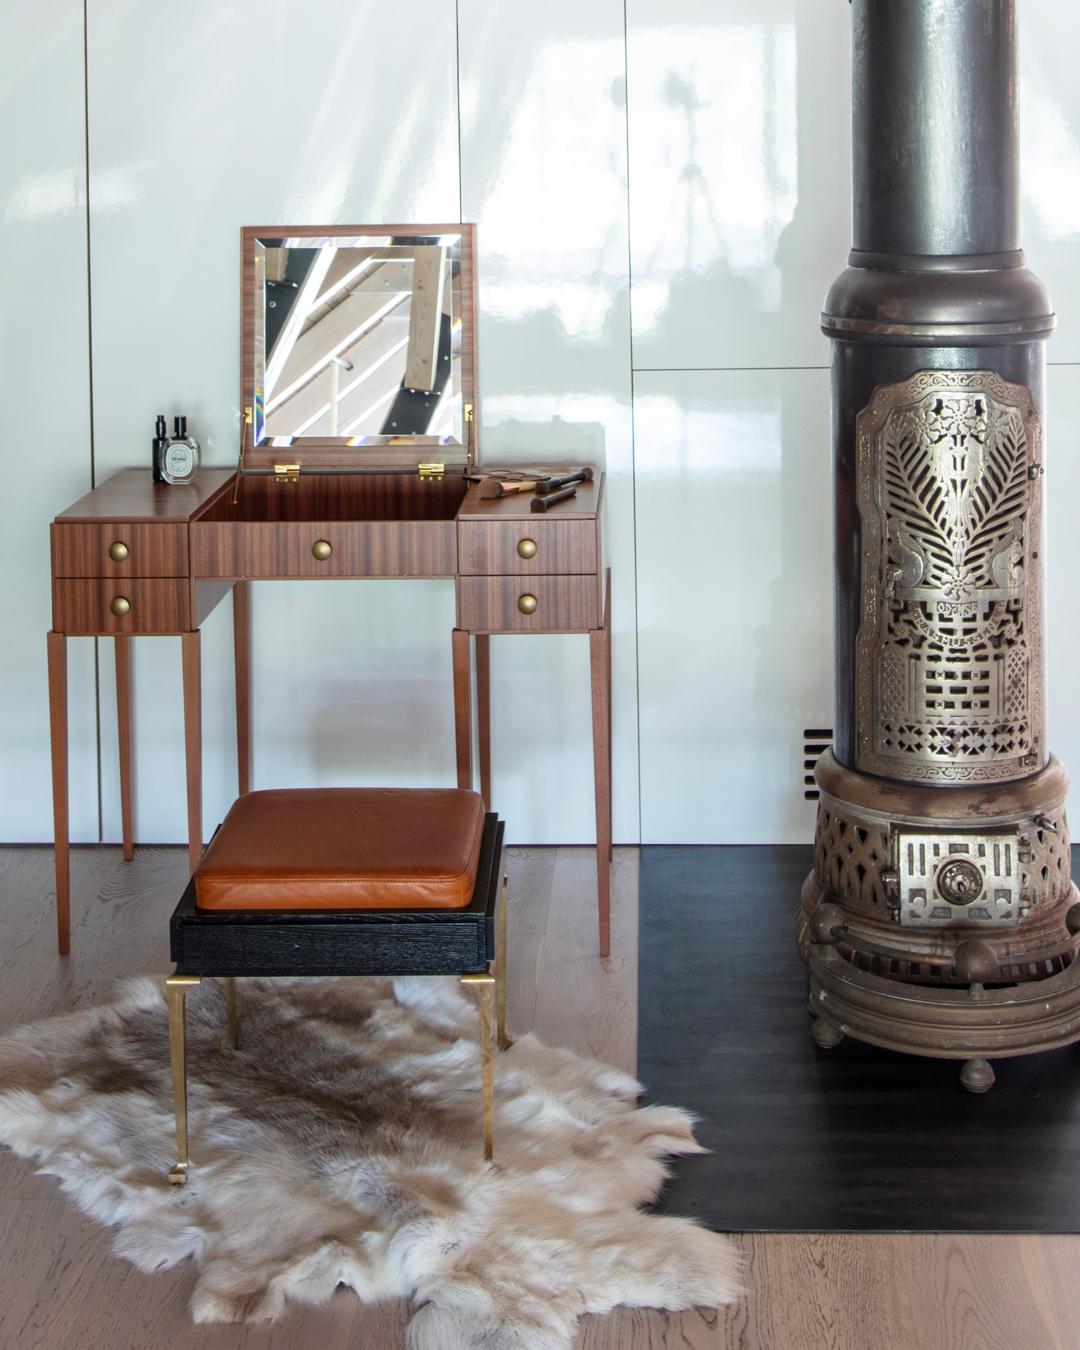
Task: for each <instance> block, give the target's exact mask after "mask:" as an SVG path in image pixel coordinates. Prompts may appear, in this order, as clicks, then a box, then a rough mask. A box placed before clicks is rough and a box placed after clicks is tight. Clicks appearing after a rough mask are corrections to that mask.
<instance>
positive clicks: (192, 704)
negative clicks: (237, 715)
mask: <svg viewBox="0 0 1080 1350" xmlns="http://www.w3.org/2000/svg"><path fill="white" fill-rule="evenodd" d="M180 645H181V653H182V657H183V668H184V757H185V760H186V767H187V805H188V868H189V870H190V871H191V872H192V873H194V871H195V869H196V867H198V865H199V859H200V858H201V857H202V637H201V634H200V633H199V632H198V630H197V629H196V631H195V632H194V633H181V634H180Z"/></svg>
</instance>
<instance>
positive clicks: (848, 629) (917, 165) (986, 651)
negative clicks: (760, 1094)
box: [797, 0, 1080, 1091]
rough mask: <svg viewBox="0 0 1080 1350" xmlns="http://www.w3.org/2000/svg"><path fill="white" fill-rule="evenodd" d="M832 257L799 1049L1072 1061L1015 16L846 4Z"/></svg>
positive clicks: (976, 1084)
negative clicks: (823, 677) (848, 182)
mask: <svg viewBox="0 0 1080 1350" xmlns="http://www.w3.org/2000/svg"><path fill="white" fill-rule="evenodd" d="M852 15H853V39H852V41H853V69H854V87H853V105H854V115H853V133H854V248H853V250H852V252H851V255H850V257H849V259H848V266H847V268H846V269H845V271H844V272H843V273H842V275H841V276H840V277H839V279H838V280H837V281H836V283H835V284H834V285H833V287H832V290H831V291H830V292H829V295H828V297H827V299H826V302H825V311H824V313H823V315H822V328H823V331H824V332H825V333H826V334H827V336H828V337H830V338H831V339H832V343H833V443H834V469H835V494H836V496H835V531H836V597H835V602H836V653H835V662H836V709H835V723H834V725H835V740H834V745H833V748H832V750H831V751H827V752H826V753H825V754H824V755H823V756H822V758H821V760H820V762H819V764H818V767H817V782H818V785H819V788H820V793H821V798H820V804H819V810H818V822H817V835H816V843H815V863H814V870H813V872H812V873H811V875H810V876H809V877H808V878H807V881H806V884H805V886H804V888H803V900H802V906H801V908H800V911H799V917H798V925H797V929H798V939H799V948H800V952H801V954H802V956H803V959H804V960H805V961H806V963H807V966H808V969H809V974H810V1011H811V1014H812V1016H813V1019H814V1020H813V1023H812V1026H813V1035H814V1039H815V1041H816V1042H817V1043H818V1045H819V1046H822V1047H823V1048H827V1047H829V1046H831V1045H835V1044H837V1043H838V1041H839V1040H840V1039H841V1038H842V1037H843V1035H845V1034H848V1035H851V1036H853V1037H856V1038H857V1039H859V1040H864V1041H869V1042H871V1043H873V1044H876V1045H881V1046H886V1047H889V1048H891V1049H896V1050H904V1051H907V1052H909V1053H913V1054H922V1055H931V1056H937V1057H944V1058H954V1059H962V1060H965V1061H967V1062H966V1064H965V1066H964V1070H963V1072H962V1074H961V1080H962V1081H963V1082H964V1085H965V1086H966V1087H968V1088H970V1089H971V1090H973V1091H985V1090H986V1089H987V1088H988V1087H990V1086H991V1084H992V1083H993V1080H994V1074H993V1070H992V1069H991V1068H990V1065H989V1063H988V1061H989V1060H990V1059H991V1058H997V1057H1001V1056H1006V1055H1015V1054H1025V1053H1029V1052H1031V1051H1035V1050H1043V1049H1050V1048H1052V1047H1055V1046H1058V1045H1062V1044H1065V1043H1067V1042H1069V1041H1072V1040H1075V1039H1077V1038H1080V962H1077V963H1076V964H1075V965H1074V964H1073V961H1074V957H1075V956H1076V952H1077V947H1078V943H1080V939H1078V937H1077V930H1080V904H1077V901H1078V900H1080V897H1078V896H1077V893H1076V888H1075V886H1074V885H1073V883H1072V880H1071V877H1070V865H1069V864H1070V860H1069V845H1068V836H1067V830H1066V823H1065V813H1064V800H1065V793H1066V786H1067V780H1066V777H1065V772H1064V770H1063V769H1062V767H1061V765H1060V764H1059V763H1058V761H1057V760H1055V759H1053V758H1052V757H1051V756H1049V755H1048V752H1047V748H1046V735H1045V726H1044V705H1045V698H1044V686H1045V678H1044V660H1043V582H1042V568H1043V562H1042V540H1041V536H1042V518H1043V482H1044V479H1043V469H1044V465H1043V433H1042V411H1043V408H1044V406H1045V394H1044V375H1045V357H1044V343H1045V340H1046V338H1047V337H1048V336H1049V334H1050V332H1051V331H1052V329H1053V327H1054V315H1053V312H1052V308H1051V305H1050V301H1049V298H1048V296H1047V294H1046V292H1045V290H1044V289H1043V287H1042V285H1041V283H1040V282H1039V281H1038V279H1037V278H1036V277H1035V276H1034V275H1033V274H1032V273H1031V272H1030V271H1029V270H1028V269H1027V266H1026V264H1025V260H1024V255H1023V253H1022V252H1021V251H1020V248H1019V236H1018V220H1019V194H1018V172H1017V153H1018V152H1017V139H1018V138H1017V72H1016V13H1015V0H853V6H852Z"/></svg>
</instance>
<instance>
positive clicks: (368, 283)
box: [308, 262, 412, 323]
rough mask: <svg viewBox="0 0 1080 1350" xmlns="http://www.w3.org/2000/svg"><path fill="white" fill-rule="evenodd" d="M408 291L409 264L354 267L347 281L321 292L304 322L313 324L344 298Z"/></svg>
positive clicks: (407, 292)
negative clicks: (307, 320) (307, 321)
mask: <svg viewBox="0 0 1080 1350" xmlns="http://www.w3.org/2000/svg"><path fill="white" fill-rule="evenodd" d="M411 290H412V264H411V263H402V262H393V263H374V264H372V266H371V267H370V268H356V269H354V271H353V273H352V277H351V279H348V278H347V279H345V280H344V281H343V282H340V283H338V284H336V285H334V286H330V287H327V288H326V289H324V290H323V292H322V294H321V295H320V296H319V298H318V299H317V300H316V301H315V303H314V305H312V307H311V309H310V310H309V311H308V319H309V322H311V323H314V322H316V321H317V320H318V319H321V318H322V317H323V316H324V315H325V314H328V313H329V312H330V310H331V309H333V308H334V306H335V305H340V304H341V302H342V300H344V299H345V297H346V296H348V295H390V294H391V293H396V294H398V295H408V294H409V292H410V291H411Z"/></svg>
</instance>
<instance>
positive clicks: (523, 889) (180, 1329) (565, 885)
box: [0, 848, 1080, 1350]
mask: <svg viewBox="0 0 1080 1350" xmlns="http://www.w3.org/2000/svg"><path fill="white" fill-rule="evenodd" d="M508 865H509V870H510V877H511V910H510V925H511V966H510V982H509V1014H508V1020H509V1024H510V1028H511V1031H512V1032H516V1033H518V1034H521V1033H523V1032H524V1031H527V1030H535V1031H536V1032H537V1034H538V1035H540V1036H542V1037H543V1038H544V1039H545V1040H549V1041H552V1042H555V1043H560V1044H564V1045H569V1046H572V1047H573V1048H574V1049H576V1050H579V1051H580V1052H582V1053H584V1054H590V1055H595V1056H597V1057H598V1058H601V1059H605V1060H606V1061H608V1062H609V1063H613V1064H617V1065H619V1066H620V1067H622V1068H626V1069H629V1070H631V1071H633V1070H634V1068H635V1060H636V1022H637V1018H636V1008H637V853H636V851H635V850H633V849H620V850H617V851H616V860H615V867H614V871H613V878H612V921H613V940H612V955H611V957H610V958H608V959H606V960H603V961H601V960H600V959H599V958H598V957H597V955H596V871H595V866H594V859H593V854H592V851H591V850H589V849H577V848H574V849H569V848H568V849H511V850H509V853H508ZM186 866H187V861H186V852H185V850H183V849H151V848H139V849H137V850H136V854H135V859H134V861H133V862H131V863H124V862H122V860H121V857H120V850H119V848H101V849H95V848H82V849H75V850H74V851H73V855H72V954H71V956H70V957H69V958H67V959H66V960H64V959H62V958H60V957H58V956H57V955H56V953H55V942H54V928H53V917H52V897H53V889H52V887H53V882H52V858H51V853H50V851H49V850H47V849H34V848H18V849H0V1030H2V1029H4V1028H6V1027H9V1026H13V1025H16V1024H17V1023H20V1022H25V1021H30V1020H33V1019H35V1018H39V1017H47V1016H51V1015H53V1014H55V1013H58V1012H64V1011H68V1010H70V1009H73V1008H81V1007H89V1006H90V1005H92V1004H93V1003H95V1002H97V1001H99V1000H100V999H102V998H103V997H104V996H105V995H106V994H107V993H108V990H109V988H110V987H111V986H112V984H113V983H114V981H116V980H117V979H121V978H123V977H124V976H127V975H131V974H137V973H141V972H143V971H150V970H164V969H166V962H167V954H168V935H167V931H166V920H167V918H168V915H169V913H170V912H171V910H172V907H173V905H174V904H175V902H176V897H177V896H178V895H179V893H180V890H181V888H182V886H183V883H184V880H185V874H186ZM1005 1142H1006V1144H1007V1141H1005ZM988 1161H989V1163H990V1164H991V1165H992V1160H988ZM0 1196H2V1197H3V1199H2V1202H0V1347H3V1350H9V1347H10V1350H180V1348H181V1347H184V1348H185V1350H188V1348H191V1350H294V1348H295V1347H297V1346H301V1345H309V1344H310V1345H318V1346H319V1350H345V1347H346V1346H370V1347H372V1348H373V1350H375V1348H377V1350H399V1347H402V1346H403V1345H404V1328H405V1324H406V1321H407V1319H408V1310H407V1308H406V1307H405V1305H404V1304H399V1303H391V1304H383V1305H380V1306H378V1307H364V1306H362V1305H360V1304H359V1303H358V1302H357V1301H356V1299H355V1298H354V1297H353V1296H352V1295H351V1294H349V1293H346V1292H340V1293H339V1294H338V1295H336V1296H335V1298H334V1299H333V1300H332V1301H331V1303H330V1304H329V1305H328V1306H327V1307H325V1308H321V1309H297V1310H296V1311H294V1312H293V1313H292V1314H291V1315H290V1316H289V1317H288V1318H287V1319H286V1320H285V1321H284V1322H283V1323H281V1324H279V1325H278V1326H276V1327H270V1328H267V1327H246V1326H243V1327H233V1326H212V1327H203V1326H194V1325H193V1324H192V1323H191V1320H190V1314H189V1311H188V1306H187V1304H188V1298H189V1296H190V1291H191V1287H192V1283H193V1271H192V1269H191V1267H190V1266H188V1265H184V1266H181V1267H179V1268H177V1269H175V1270H172V1271H167V1272H164V1273H162V1274H158V1275H153V1276H150V1275H143V1274H141V1273H140V1272H138V1271H136V1270H135V1269H134V1268H133V1267H131V1266H130V1265H128V1264H127V1263H126V1262H123V1261H120V1260H118V1259H117V1258H116V1257H114V1256H113V1255H112V1252H111V1234H110V1233H109V1232H108V1230H106V1229H103V1228H101V1227H100V1226H99V1225H97V1224H95V1223H93V1222H91V1221H90V1220H89V1219H86V1218H84V1217H83V1216H82V1215H80V1214H79V1213H77V1212H76V1211H75V1210H74V1209H72V1207H71V1206H70V1205H69V1204H68V1203H67V1202H66V1201H65V1200H64V1199H63V1197H62V1196H61V1195H60V1192H59V1190H58V1188H57V1186H56V1183H55V1181H53V1180H51V1179H49V1178H43V1177H35V1176H34V1175H33V1172H32V1169H31V1168H30V1167H29V1166H28V1165H27V1164H26V1163H23V1162H21V1161H19V1160H18V1159H16V1158H14V1157H13V1156H12V1155H11V1154H9V1153H7V1152H6V1151H0ZM927 1221H928V1222H932V1221H933V1220H932V1216H928V1219H927ZM736 1241H737V1242H738V1243H739V1245H740V1247H741V1249H742V1251H743V1253H744V1257H745V1261H746V1280H747V1295H746V1297H745V1298H744V1300H743V1301H742V1302H741V1303H740V1304H738V1305H737V1306H736V1307H734V1308H731V1309H725V1310H723V1311H722V1312H719V1313H718V1312H715V1311H712V1310H702V1311H697V1312H692V1313H686V1314H681V1315H677V1316H673V1315H668V1314H664V1313H660V1312H645V1311H632V1310H626V1309H620V1310H619V1311H617V1312H616V1313H614V1314H613V1315H612V1316H610V1317H604V1318H587V1319H585V1321H584V1322H583V1324H582V1328H581V1333H580V1336H579V1338H578V1348H579V1350H1080V1280H1078V1279H1077V1275H1076V1272H1077V1270H1080V1238H1071V1237H980V1236H959V1237H958V1236H932V1235H922V1236H918V1235H916V1236H908V1235H905V1236H873V1237H871V1236H852V1235H849V1234H831V1235H826V1236H814V1235H805V1234H799V1235H784V1234H754V1235H746V1236H743V1237H738V1238H737V1239H736Z"/></svg>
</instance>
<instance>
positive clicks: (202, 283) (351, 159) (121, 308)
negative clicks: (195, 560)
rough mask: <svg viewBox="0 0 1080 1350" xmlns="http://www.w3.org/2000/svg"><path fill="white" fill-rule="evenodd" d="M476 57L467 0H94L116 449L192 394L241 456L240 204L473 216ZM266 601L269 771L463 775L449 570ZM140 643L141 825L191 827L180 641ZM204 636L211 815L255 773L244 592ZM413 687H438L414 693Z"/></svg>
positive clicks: (294, 210) (106, 703)
mask: <svg viewBox="0 0 1080 1350" xmlns="http://www.w3.org/2000/svg"><path fill="white" fill-rule="evenodd" d="M421 39H422V40H421ZM165 72H168V78H167V79H166V78H164V74H165ZM455 78H456V74H455V29H454V7H453V4H452V0H418V2H417V3H413V4H410V5H409V6H407V7H401V6H398V7H396V8H395V7H394V6H377V7H374V8H373V7H370V6H357V5H355V4H353V3H351V0H310V3H308V4H305V5H303V6H298V5H295V4H291V3H285V2H284V0H275V2H274V3H270V4H263V5H260V6H258V7H257V8H253V7H251V6H248V5H236V6H222V5H219V4H218V3H216V0H196V2H195V3H189V4H185V5H183V6H173V7H171V8H169V7H166V8H162V7H161V6H149V5H136V6H132V5H130V4H126V3H122V2H121V0H91V4H90V30H89V90H90V206H91V221H90V224H91V244H92V253H91V257H92V268H93V284H94V414H95V430H96V439H97V444H98V447H99V451H98V456H99V465H100V466H101V467H102V468H105V467H109V468H118V467H121V466H123V465H127V464H139V463H147V464H148V463H149V442H150V437H151V435H152V430H153V418H154V414H155V413H157V412H158V411H164V412H168V413H169V414H170V415H171V414H172V413H174V412H179V411H185V412H187V413H188V415H189V417H190V421H191V425H192V429H193V431H194V432H195V434H196V435H197V436H198V437H199V438H200V439H202V440H203V443H204V447H205V449H206V452H207V453H206V456H205V458H206V459H207V461H208V462H210V463H219V464H221V463H230V462H233V461H234V460H235V455H236V447H237V444H238V434H237V426H238V407H239V370H238V367H239V322H240V296H239V231H240V227H241V226H242V225H252V224H290V223H292V224H302V223H321V222H323V221H326V222H347V221H355V222H358V223H360V222H369V221H371V222H374V221H383V220H385V221H427V220H435V221H443V220H456V219H458V209H459V206H458V171H457V168H458V156H457V121H456V85H455ZM254 620H255V625H254V627H255V640H254V662H255V671H256V675H255V697H256V703H257V708H256V718H255V782H256V784H257V785H262V786H270V785H285V784H289V785H296V786H305V785H308V784H311V783H331V782H343V783H348V782H372V781H383V782H401V783H409V782H412V781H414V780H416V779H418V778H419V779H421V780H422V781H427V782H451V781H452V777H453V767H454V760H453V751H452V745H451V730H450V729H451V722H452V706H453V704H452V691H451V682H450V657H449V641H450V639H449V630H450V628H451V627H452V624H453V602H452V598H450V597H449V588H448V587H447V586H446V585H445V584H439V583H429V582H415V583H409V584H408V585H407V586H403V585H394V584H390V583H387V584H386V585H381V586H370V587H368V586H358V585H357V586H354V585H350V584H347V583H339V584H336V585H335V584H325V585H323V584H318V585H316V584H304V585H302V586H299V587H292V586H288V585H284V584H279V583H266V584H263V585H259V586H256V588H255V597H254ZM136 645H137V648H138V650H137V652H136V657H135V670H136V678H135V698H136V715H137V719H138V735H139V753H138V764H137V770H138V782H137V785H138V794H137V831H138V835H139V837H140V838H143V839H155V840H176V839H180V838H182V837H183V835H184V831H185V819H186V817H185V808H184V780H183V740H182V718H181V715H180V712H181V705H180V680H179V653H178V644H177V643H176V642H170V641H167V640H164V639H155V640H153V641H150V640H145V641H143V642H141V643H138V644H136ZM203 646H204V663H203V665H204V682H205V687H204V703H205V709H206V712H205V716H206V719H207V723H206V735H205V752H206V755H205V758H206V775H207V780H206V811H205V817H206V824H207V828H208V829H209V828H212V826H213V824H214V822H215V821H216V820H218V819H220V816H221V814H222V812H223V810H224V809H225V807H226V805H227V804H228V802H229V800H230V799H231V797H232V796H233V795H234V791H235V777H234V774H235V749H234V742H233V728H234V722H233V718H232V711H231V706H230V700H231V676H232V650H231V632H230V623H229V606H228V604H227V603H226V604H225V605H224V606H222V608H221V610H220V611H219V612H218V613H216V614H215V615H214V617H213V619H212V620H211V622H210V623H209V624H208V625H207V628H206V629H205V631H204V640H203ZM406 691H407V692H408V694H409V695H410V696H411V695H412V694H413V693H415V694H416V695H417V696H418V697H419V698H421V699H422V700H426V702H425V704H424V706H423V708H422V709H419V710H417V708H415V707H410V706H406V705H408V704H409V699H407V698H406ZM372 710H382V712H385V714H386V716H385V717H381V716H373V713H372ZM102 711H103V717H102V751H103V756H102V763H103V798H104V804H105V831H106V837H107V838H116V837H117V835H118V833H119V807H118V791H117V787H116V753H115V748H114V747H115V716H114V694H113V691H112V688H111V687H108V688H103V694H102ZM398 714H400V715H401V716H402V717H404V718H406V722H405V724H404V725H402V724H400V723H397V724H395V721H394V719H395V717H397V715H398ZM410 721H411V724H412V725H411V727H410V725H409V723H410ZM395 725H396V735H394V734H392V733H391V731H390V729H389V728H391V727H393V726H395Z"/></svg>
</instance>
